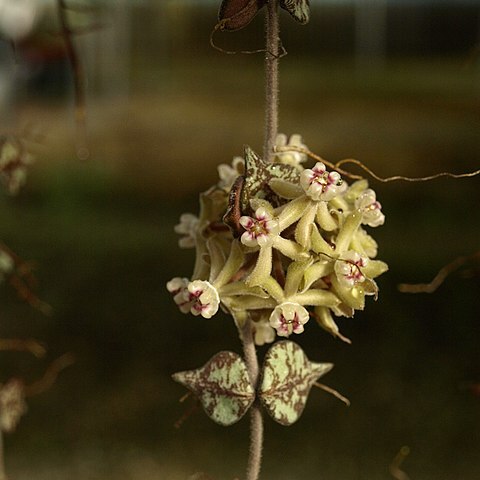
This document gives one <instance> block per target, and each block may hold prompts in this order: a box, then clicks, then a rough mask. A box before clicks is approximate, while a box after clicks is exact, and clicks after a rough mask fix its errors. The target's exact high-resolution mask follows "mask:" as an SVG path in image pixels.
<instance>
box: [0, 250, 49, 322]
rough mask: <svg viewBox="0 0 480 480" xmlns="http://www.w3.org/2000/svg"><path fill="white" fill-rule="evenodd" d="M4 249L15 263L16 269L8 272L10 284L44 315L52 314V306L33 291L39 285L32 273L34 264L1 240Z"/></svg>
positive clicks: (22, 297)
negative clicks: (26, 260)
mask: <svg viewBox="0 0 480 480" xmlns="http://www.w3.org/2000/svg"><path fill="white" fill-rule="evenodd" d="M2 250H3V251H4V252H5V253H6V254H7V255H8V256H9V257H10V258H11V259H12V260H13V263H14V265H15V270H14V271H13V272H10V273H9V274H8V278H9V283H10V285H11V286H12V287H13V288H14V289H15V290H16V291H17V295H18V296H19V297H20V299H22V300H23V301H25V302H27V303H28V304H29V305H30V306H32V307H33V308H36V309H37V310H39V311H41V312H42V313H43V314H44V315H51V313H52V308H51V306H50V305H49V304H48V303H46V302H44V301H43V300H41V299H40V298H39V297H38V296H37V295H36V294H35V293H34V292H33V290H34V289H35V288H36V286H37V279H36V278H35V276H34V275H33V273H32V265H31V264H30V263H28V262H25V261H24V260H23V259H22V258H21V257H19V256H18V255H17V254H16V253H15V252H14V251H13V250H11V249H10V248H8V247H7V246H6V245H5V244H4V243H2V242H0V251H2Z"/></svg>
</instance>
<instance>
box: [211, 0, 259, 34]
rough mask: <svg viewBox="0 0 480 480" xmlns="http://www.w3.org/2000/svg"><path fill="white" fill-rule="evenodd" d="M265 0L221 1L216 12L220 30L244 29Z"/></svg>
mask: <svg viewBox="0 0 480 480" xmlns="http://www.w3.org/2000/svg"><path fill="white" fill-rule="evenodd" d="M266 3H267V0H223V2H222V4H221V5H220V10H219V12H218V19H219V20H220V22H222V26H221V29H222V30H230V31H234V30H240V29H241V28H244V27H246V26H247V25H248V24H249V23H250V22H251V21H252V20H253V17H255V15H256V14H257V13H258V11H259V10H260V9H261V8H262V7H263V6H264V5H265V4H266Z"/></svg>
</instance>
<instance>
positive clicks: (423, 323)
mask: <svg viewBox="0 0 480 480" xmlns="http://www.w3.org/2000/svg"><path fill="white" fill-rule="evenodd" d="M218 3H219V2H213V1H212V2H201V1H197V2H187V1H180V0H177V1H165V2H148V1H143V2H140V1H138V2H127V1H118V2H103V3H100V2H97V3H95V5H97V6H98V8H99V10H98V11H97V12H95V13H94V14H91V15H86V14H85V13H80V12H71V15H72V16H71V21H72V23H73V24H74V25H75V26H77V27H82V26H85V25H88V24H90V22H93V23H95V24H96V23H99V24H100V25H101V26H102V27H101V28H100V29H99V30H95V31H93V32H90V33H86V34H82V35H80V36H78V37H77V38H76V42H77V46H78V49H79V53H80V58H81V61H82V62H83V64H84V67H85V71H86V76H87V79H88V84H87V107H88V120H87V127H88V140H89V148H90V151H91V157H90V159H89V160H88V161H84V162H82V161H79V160H78V159H77V158H76V155H75V140H76V139H75V135H76V134H75V124H74V115H73V102H72V88H71V74H70V70H69V68H68V62H67V59H66V57H65V51H64V49H63V46H62V42H61V38H59V37H58V35H57V36H56V35H53V34H52V32H55V31H56V29H58V25H57V23H56V20H55V12H54V10H53V5H47V6H46V7H45V10H44V11H42V15H40V14H39V15H38V18H37V22H36V23H34V24H33V27H32V30H31V31H30V33H29V34H28V35H25V36H23V37H22V38H20V39H18V41H17V42H16V50H15V55H14V54H13V52H12V50H11V48H10V44H9V43H8V42H7V41H6V40H5V41H2V42H0V45H1V46H2V50H0V52H1V55H2V56H1V59H2V61H1V62H0V67H1V70H0V73H1V74H2V79H3V83H2V84H1V85H2V88H0V92H3V96H1V95H0V106H1V113H0V125H1V131H16V132H24V131H25V130H26V129H29V130H30V131H32V130H33V131H35V132H36V134H39V135H37V137H36V138H37V140H36V141H35V140H33V139H30V141H29V145H30V147H31V149H32V151H33V152H34V153H35V155H36V158H37V161H36V163H35V165H34V166H33V167H32V169H31V171H30V173H29V180H28V184H27V186H26V188H25V189H24V190H23V191H22V192H21V193H20V195H19V196H17V197H13V198H12V197H9V196H7V195H6V194H2V197H1V199H0V225H1V228H0V235H1V237H0V238H1V240H2V241H4V242H5V243H6V244H7V245H9V246H10V247H11V248H12V249H14V250H15V251H16V252H17V253H18V254H19V255H21V256H22V257H23V258H24V259H26V260H31V261H33V262H34V265H35V271H36V275H37V278H38V281H39V295H40V296H41V298H42V299H43V300H45V301H46V302H48V303H49V304H50V305H51V306H52V308H53V313H52V315H51V316H44V315H42V314H41V313H40V312H38V311H36V310H34V309H32V308H31V307H29V306H28V305H26V304H24V303H22V302H21V301H20V300H19V299H18V298H17V296H16V294H15V291H14V290H13V289H12V288H10V287H8V286H7V285H3V286H2V288H1V290H0V304H1V305H2V308H1V314H0V315H1V317H0V318H1V322H0V335H1V337H5V338H12V337H20V338H25V337H35V338H37V339H39V340H41V341H43V342H45V343H46V344H47V345H48V347H49V353H48V356H47V358H46V359H45V360H42V361H39V360H35V359H32V358H30V357H29V356H28V355H27V354H19V353H2V362H1V369H0V372H1V379H0V380H1V381H4V380H6V379H8V378H10V376H13V375H18V376H21V377H24V378H26V379H27V381H33V380H34V379H36V378H38V377H39V376H40V375H41V374H42V372H43V371H44V369H45V368H46V366H47V365H48V362H49V360H52V359H54V358H56V357H57V356H58V355H60V354H62V353H63V352H66V351H70V352H73V353H74V354H75V356H76V359H77V361H76V363H75V365H74V366H72V367H70V368H69V369H68V370H66V371H65V372H63V373H62V374H61V376H60V377H59V379H58V381H57V383H56V384H55V385H54V387H52V389H51V390H49V391H48V392H46V393H44V394H43V395H41V396H38V397H35V398H32V399H31V400H30V401H29V412H28V414H27V416H25V417H24V418H23V419H22V421H21V422H20V425H19V426H18V428H17V431H16V432H15V433H14V434H12V435H9V436H8V437H7V438H6V463H7V471H8V472H9V473H10V477H11V479H15V480H43V479H45V480H57V479H62V480H63V479H72V480H90V479H91V480H97V479H98V480H110V479H127V480H129V479H131V480H137V479H142V480H151V479H152V480H153V479H159V480H163V479H165V480H177V479H179V480H180V479H182V480H186V479H187V478H188V477H189V475H191V474H193V473H194V472H197V471H204V472H207V473H208V474H209V475H211V476H212V478H214V479H216V480H220V479H222V480H224V479H225V480H228V479H233V478H234V477H236V476H238V477H241V476H242V475H243V472H244V466H245V462H246V458H247V448H248V420H247V419H243V420H242V421H241V422H239V423H238V424H237V425H235V426H233V427H230V428H227V429H226V428H222V427H219V426H217V425H215V424H213V423H212V422H211V421H210V420H209V419H208V418H207V417H206V416H205V415H204V414H203V413H202V412H201V411H198V412H197V413H196V414H194V415H192V416H191V417H190V418H189V419H188V420H187V421H186V422H185V423H184V424H183V426H182V427H181V428H180V429H176V428H175V427H174V424H175V422H176V420H177V419H179V418H180V417H181V416H182V415H183V413H184V411H185V410H187V409H188V408H189V407H190V405H191V403H190V401H186V402H185V403H179V402H178V400H179V399H180V397H181V396H182V395H183V394H184V393H185V391H184V389H183V388H182V387H181V386H180V385H177V384H174V383H173V381H172V380H171V378H170V375H171V374H172V373H173V372H175V371H179V370H184V369H190V368H195V367H198V366H200V365H202V364H203V363H204V362H205V361H207V360H208V359H209V358H210V357H211V356H212V355H213V354H214V353H216V352H218V351H220V350H227V349H229V350H233V351H237V352H239V351H240V342H239V341H238V338H237V335H236V332H235V327H234V325H233V323H232V321H231V320H230V319H229V318H227V317H225V316H223V317H222V316H221V315H217V316H215V317H214V318H213V319H211V320H208V321H207V320H204V319H198V318H193V317H191V316H184V315H182V314H181V313H180V312H179V311H178V310H177V309H176V307H175V305H174V303H173V301H172V299H171V297H170V295H168V293H167V292H166V289H165V284H166V282H167V281H168V280H169V279H171V278H172V277H174V276H188V275H189V274H190V272H191V269H192V266H193V252H192V251H188V250H180V249H178V246H177V240H178V239H177V236H176V235H175V234H174V232H173V227H174V225H175V224H176V223H177V221H178V217H179V216H180V214H181V213H183V212H187V211H189V212H193V213H196V212H197V211H198V203H197V197H198V193H199V192H200V191H202V190H205V189H207V188H208V187H209V186H210V185H211V184H212V183H214V182H215V181H216V178H217V172H216V165H217V164H219V163H229V162H230V161H231V159H232V158H233V157H234V156H236V155H241V154H242V150H243V145H244V144H249V145H250V146H252V148H254V149H256V150H257V151H259V150H261V145H262V141H263V140H262V135H263V126H262V125H263V64H262V62H263V60H262V56H261V54H260V55H241V54H237V55H226V54H222V53H220V52H218V51H216V50H214V49H212V48H211V47H210V45H209V36H210V33H211V30H212V28H213V26H214V24H215V22H216V13H217V8H218ZM311 4H312V21H311V23H310V24H309V25H308V26H306V27H301V26H298V25H296V24H295V23H294V22H293V21H291V19H290V17H288V16H287V15H286V14H285V12H282V15H281V28H282V39H283V43H284V45H285V47H286V48H287V50H288V52H289V53H288V55H287V56H286V57H284V58H283V59H282V62H281V100H280V105H281V110H280V111H281V114H280V130H281V131H282V132H285V133H287V134H292V133H301V134H302V135H303V138H304V141H305V143H306V144H307V145H308V146H309V147H310V149H311V150H312V151H314V152H316V153H318V154H320V155H322V156H323V157H324V158H326V159H329V160H331V161H337V160H340V159H342V158H352V157H353V158H357V159H359V160H361V161H362V162H364V163H365V164H367V165H368V166H369V167H370V168H372V169H373V170H375V171H376V172H377V173H378V174H379V175H383V176H389V175H395V174H403V175H408V176H422V175H429V174H432V173H436V172H440V171H452V172H465V171H472V170H475V169H477V168H478V167H479V152H480V53H479V52H480V50H479V43H478V41H479V38H480V36H479V32H480V3H479V2H475V1H471V2H467V1H465V2H463V1H462V2H460V1H459V2H453V1H452V2H447V1H445V2H443V1H442V2H440V1H438V2H428V1H427V2H414V1H409V2H382V1H379V0H377V1H373V0H370V1H369V2H363V3H362V2H357V3H355V2H347V1H344V2H320V1H314V0H312V2H311ZM262 17H263V15H259V16H258V18H256V19H255V20H254V22H252V24H251V25H250V26H249V27H248V28H247V29H245V30H244V31H242V32H238V33H235V34H218V35H217V36H216V37H215V41H216V43H217V44H218V45H220V46H222V47H223V48H226V49H236V50H240V49H242V50H245V49H252V50H253V49H256V48H260V47H261V46H262V41H263V40H262V38H263V27H262ZM2 89H3V90H2ZM371 185H372V187H373V188H375V190H376V191H377V196H378V198H379V199H380V201H381V202H382V205H383V211H384V212H385V214H386V218H387V220H386V223H385V225H384V226H383V227H381V228H378V229H376V230H375V231H373V232H372V233H373V234H374V236H375V238H376V239H377V241H378V243H379V247H380V248H379V258H380V259H382V260H384V261H386V262H387V263H388V264H389V265H390V271H389V272H388V273H387V274H385V275H383V276H382V277H381V278H380V279H379V285H380V289H381V291H380V298H379V300H378V301H377V302H373V300H371V301H369V302H368V305H367V308H366V310H365V312H360V313H358V314H357V315H356V316H355V318H354V319H340V320H339V325H340V327H341V330H342V332H343V333H344V334H345V335H346V336H348V337H349V338H351V339H352V341H353V344H352V345H351V346H349V345H346V344H343V343H342V342H340V341H337V340H335V339H333V338H331V337H330V336H329V335H328V334H326V333H325V332H323V331H321V330H320V329H319V328H318V327H317V326H316V325H314V324H313V322H310V324H308V325H307V328H306V332H305V334H303V335H301V336H299V337H296V338H295V340H296V341H298V343H300V344H301V345H302V347H303V348H304V349H305V351H306V352H307V354H308V356H309V357H310V358H311V359H312V360H314V361H331V362H333V363H334V364H335V368H334V370H333V371H332V372H331V373H330V374H329V375H328V376H327V377H325V379H324V381H325V383H327V384H328V385H330V386H332V387H334V388H336V389H338V390H339V391H340V392H342V393H343V394H344V395H346V396H347V397H348V398H349V399H350V400H351V402H352V405H351V406H350V407H349V408H346V407H345V406H344V405H343V404H341V403H340V402H338V401H337V400H335V399H334V398H333V397H330V396H328V395H326V394H325V393H323V392H321V391H320V390H313V391H312V393H311V395H310V399H309V402H308V404H307V408H306V410H305V413H304V415H303V417H302V418H301V419H300V421H299V422H298V423H297V424H295V425H294V426H292V427H290V428H285V427H281V426H279V425H277V424H275V423H274V422H273V421H271V420H270V419H269V418H266V419H265V422H266V426H265V427H266V438H265V451H264V465H263V474H262V478H263V479H265V480H303V479H322V480H360V479H361V480H377V479H378V480H383V479H390V478H393V477H392V476H391V475H390V473H389V471H388V467H389V465H390V463H391V462H392V460H393V458H394V457H395V455H396V454H397V452H398V451H399V450H400V448H401V447H402V446H404V445H407V446H409V448H410V451H411V452H410V455H409V456H408V457H407V459H406V460H405V462H404V464H403V465H402V468H404V469H405V471H407V472H408V474H409V476H410V478H411V479H412V480H434V479H435V480H439V479H442V480H443V479H445V480H457V479H462V480H475V479H478V478H480V462H479V457H478V452H479V449H480V397H479V396H478V395H475V390H474V389H472V387H471V386H472V384H476V383H480V348H479V344H480V329H479V327H478V321H479V320H480V302H479V291H480V279H479V275H478V274H479V271H478V264H477V265H476V266H475V265H472V266H471V268H469V269H465V270H463V274H460V273H455V274H453V275H452V276H451V277H449V278H448V279H447V281H446V282H445V283H444V285H442V286H441V287H440V289H439V290H438V291H437V292H435V293H433V294H430V295H427V294H420V295H406V294H401V293H399V291H398V290H397V285H398V284H399V283H401V282H412V283H414V282H425V281H429V280H430V279H431V278H433V276H434V275H435V273H436V272H437V270H438V269H439V268H440V267H442V266H443V265H445V264H447V263H449V262H450V261H451V260H453V259H454V258H456V257H458V256H462V255H470V254H472V253H473V252H475V251H478V249H479V239H480V235H479V228H478V223H479V220H480V218H479V210H478V207H479V205H480V193H479V192H480V189H479V179H478V178H471V179H463V180H451V179H439V180H435V181H432V182H429V183H416V184H409V183H398V182H397V183H389V184H381V183H378V182H376V181H371ZM260 353H261V355H263V353H264V349H260Z"/></svg>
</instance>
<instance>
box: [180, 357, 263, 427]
mask: <svg viewBox="0 0 480 480" xmlns="http://www.w3.org/2000/svg"><path fill="white" fill-rule="evenodd" d="M172 378H173V379H174V380H175V381H176V382H178V383H181V384H182V385H184V386H185V387H187V388H188V389H190V390H191V391H192V392H193V393H194V394H195V395H196V396H197V397H198V398H199V399H200V402H201V403H202V406H203V409H204V410H205V413H206V414H207V415H208V416H209V417H210V418H211V419H212V420H213V421H214V422H216V423H218V424H220V425H224V426H228V425H232V424H233V423H235V422H238V421H239V420H240V419H241V418H242V417H243V415H245V412H246V411H247V410H248V408H249V407H250V405H251V404H252V402H253V400H254V398H255V391H254V389H253V387H252V385H251V383H250V377H249V376H248V371H247V367H246V365H245V362H244V361H243V360H242V358H241V357H240V356H239V355H237V354H236V353H233V352H219V353H217V354H216V355H214V356H213V357H212V358H211V359H210V360H209V361H208V362H207V363H206V364H205V365H204V366H203V367H201V368H198V369H196V370H188V371H184V372H178V373H175V374H173V375H172Z"/></svg>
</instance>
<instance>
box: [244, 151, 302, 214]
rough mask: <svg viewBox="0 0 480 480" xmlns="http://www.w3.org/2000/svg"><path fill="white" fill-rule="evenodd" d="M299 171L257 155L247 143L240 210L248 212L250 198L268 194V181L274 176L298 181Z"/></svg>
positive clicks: (269, 190) (270, 191)
mask: <svg viewBox="0 0 480 480" xmlns="http://www.w3.org/2000/svg"><path fill="white" fill-rule="evenodd" d="M299 177H300V172H299V171H298V170H297V169H296V168H295V167H294V166H292V165H287V164H283V163H272V162H268V161H265V160H264V159H263V158H261V157H259V156H258V155H257V154H256V153H255V152H254V151H253V150H252V149H251V148H250V147H249V146H248V145H246V146H245V183H244V185H243V188H242V196H241V202H240V204H241V208H242V212H248V209H249V207H250V203H249V202H250V199H252V198H255V197H259V198H261V197H262V196H265V195H268V193H271V194H272V195H273V191H272V190H271V189H270V187H269V182H270V181H271V180H272V179H274V178H280V179H282V180H286V181H290V182H298V179H299Z"/></svg>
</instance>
